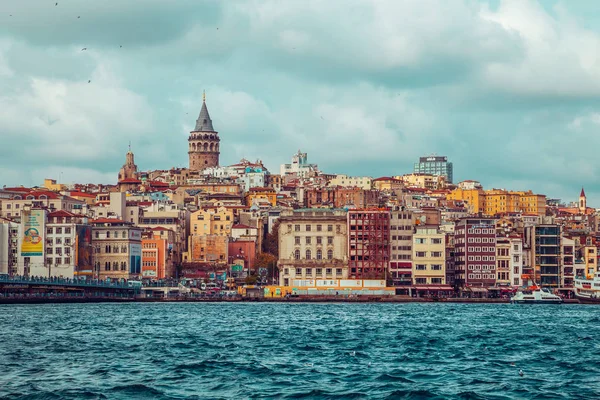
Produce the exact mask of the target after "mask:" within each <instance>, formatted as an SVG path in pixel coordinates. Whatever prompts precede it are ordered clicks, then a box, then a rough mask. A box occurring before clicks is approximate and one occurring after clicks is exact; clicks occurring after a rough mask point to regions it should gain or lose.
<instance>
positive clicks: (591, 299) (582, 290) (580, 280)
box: [574, 272, 600, 303]
mask: <svg viewBox="0 0 600 400" xmlns="http://www.w3.org/2000/svg"><path fill="white" fill-rule="evenodd" d="M574 292H575V297H576V298H577V299H578V300H579V301H580V302H581V303H600V272H596V274H595V275H594V276H593V277H592V278H591V279H589V278H584V277H577V278H575V290H574Z"/></svg>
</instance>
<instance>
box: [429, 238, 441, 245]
mask: <svg viewBox="0 0 600 400" xmlns="http://www.w3.org/2000/svg"><path fill="white" fill-rule="evenodd" d="M431 243H433V244H442V239H440V238H433V239H431Z"/></svg>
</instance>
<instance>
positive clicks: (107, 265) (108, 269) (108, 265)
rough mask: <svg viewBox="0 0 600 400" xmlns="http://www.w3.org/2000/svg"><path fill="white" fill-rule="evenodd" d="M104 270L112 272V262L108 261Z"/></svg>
mask: <svg viewBox="0 0 600 400" xmlns="http://www.w3.org/2000/svg"><path fill="white" fill-rule="evenodd" d="M104 270H105V271H110V261H107V262H105V263H104Z"/></svg>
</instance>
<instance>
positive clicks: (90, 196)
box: [69, 192, 96, 199]
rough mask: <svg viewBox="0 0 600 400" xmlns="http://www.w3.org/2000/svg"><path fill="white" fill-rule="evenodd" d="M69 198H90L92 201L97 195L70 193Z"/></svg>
mask: <svg viewBox="0 0 600 400" xmlns="http://www.w3.org/2000/svg"><path fill="white" fill-rule="evenodd" d="M69 196H71V197H88V198H90V199H95V198H96V194H95V193H85V192H69Z"/></svg>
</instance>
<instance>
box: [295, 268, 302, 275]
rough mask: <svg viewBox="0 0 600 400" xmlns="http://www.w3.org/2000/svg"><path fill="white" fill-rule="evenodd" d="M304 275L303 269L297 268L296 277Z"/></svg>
mask: <svg viewBox="0 0 600 400" xmlns="http://www.w3.org/2000/svg"><path fill="white" fill-rule="evenodd" d="M300 275H302V268H296V276H300Z"/></svg>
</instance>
